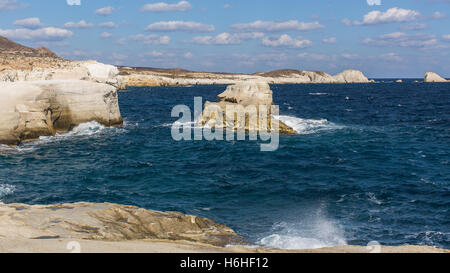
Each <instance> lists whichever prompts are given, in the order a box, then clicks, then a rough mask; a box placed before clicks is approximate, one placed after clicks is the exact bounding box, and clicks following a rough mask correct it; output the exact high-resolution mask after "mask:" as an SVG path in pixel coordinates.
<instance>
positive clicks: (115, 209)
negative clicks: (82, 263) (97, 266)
mask: <svg viewBox="0 0 450 273" xmlns="http://www.w3.org/2000/svg"><path fill="white" fill-rule="evenodd" d="M249 244H251V243H249V242H247V241H245V240H244V239H243V238H241V237H240V236H239V235H237V234H236V233H235V232H234V231H233V230H232V229H231V228H229V227H227V226H224V225H221V224H218V223H216V222H215V221H213V220H211V219H207V218H200V217H196V216H193V215H184V214H181V213H178V212H158V211H153V210H146V209H142V208H138V207H134V206H125V205H117V204H111V203H85V202H81V203H73V204H57V205H25V204H3V203H0V252H51V253H55V252H62V253H64V252H65V253H67V252H71V251H74V250H75V251H76V250H77V248H79V249H78V250H79V251H80V252H106V253H118V252H141V253H142V252H146V253H158V252H159V253H161V252H162V253H175V252H183V253H187V252H189V253H213V252H216V253H218V252H221V253H273V252H283V253H287V252H296V253H330V252H334V253H371V252H373V251H374V249H373V248H371V247H366V246H336V247H327V248H321V249H306V250H281V249H270V248H263V247H258V246H256V247H248V246H246V245H249ZM375 251H377V252H385V253H393V252H395V253H399V252H409V253H450V251H449V250H444V249H438V248H434V247H429V246H398V247H392V246H381V247H380V249H376V250H375Z"/></svg>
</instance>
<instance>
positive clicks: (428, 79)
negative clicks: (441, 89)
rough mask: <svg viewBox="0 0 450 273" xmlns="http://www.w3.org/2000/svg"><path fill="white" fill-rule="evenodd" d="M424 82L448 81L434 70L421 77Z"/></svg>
mask: <svg viewBox="0 0 450 273" xmlns="http://www.w3.org/2000/svg"><path fill="white" fill-rule="evenodd" d="M423 81H424V82H448V81H447V80H446V79H444V78H442V77H441V76H439V75H438V74H436V73H434V72H427V73H426V74H425V77H424V79H423Z"/></svg>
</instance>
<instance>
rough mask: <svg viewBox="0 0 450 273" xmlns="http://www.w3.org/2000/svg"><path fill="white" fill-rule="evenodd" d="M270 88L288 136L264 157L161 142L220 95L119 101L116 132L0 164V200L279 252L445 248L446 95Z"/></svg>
mask: <svg viewBox="0 0 450 273" xmlns="http://www.w3.org/2000/svg"><path fill="white" fill-rule="evenodd" d="M271 88H272V90H273V92H274V101H275V102H276V103H277V104H279V105H280V110H281V115H283V117H282V119H283V120H284V121H285V122H286V123H289V124H290V125H292V126H293V127H294V128H295V129H296V130H297V131H298V132H299V134H298V135H295V136H282V137H281V139H280V148H279V149H278V150H277V151H275V152H261V151H260V146H259V144H260V142H259V141H230V142H227V141H212V142H210V141H190V142H187V141H181V142H177V141H174V140H173V139H172V138H171V133H170V130H171V125H172V123H173V122H174V121H175V120H177V118H172V117H171V110H172V107H173V106H175V105H177V104H186V105H189V106H190V107H191V108H193V102H194V100H193V98H194V96H202V97H203V98H204V100H206V99H207V100H215V96H216V95H217V94H218V93H220V92H222V91H223V90H224V89H225V86H193V87H155V88H148V87H145V88H129V89H128V90H126V91H125V92H121V93H120V95H119V100H120V108H121V112H122V115H123V117H124V119H125V125H124V126H123V127H122V128H105V127H103V126H100V125H98V124H96V123H88V124H83V125H81V126H79V127H77V128H75V129H74V130H73V131H72V132H69V133H66V134H63V135H60V136H56V137H50V138H49V137H46V138H42V139H41V140H39V141H37V142H34V143H28V144H23V145H21V146H19V147H17V148H8V149H10V150H11V152H10V153H2V154H0V200H2V201H3V202H5V203H11V202H22V203H29V204H50V203H61V202H77V201H90V202H105V201H107V202H114V203H120V204H132V205H137V206H140V207H144V208H149V209H156V210H164V211H166V210H175V211H180V212H183V213H189V214H194V215H199V216H204V217H209V218H213V219H215V220H216V221H218V222H220V223H223V224H226V225H228V226H230V227H232V228H233V229H235V230H236V231H237V232H238V233H239V234H240V235H242V236H243V237H245V238H246V239H248V240H249V241H250V242H252V243H253V244H262V245H266V246H274V247H281V248H311V247H321V246H332V245H341V244H358V245H366V244H367V243H368V242H370V241H378V242H379V243H381V244H387V245H401V244H424V245H431V246H438V247H444V248H450V212H449V208H450V83H436V84H433V83H414V82H412V81H406V82H404V83H401V84H400V83H394V82H392V81H391V82H384V83H376V84H353V85H346V84H342V85H339V84H334V85H333V84H330V85H327V84H321V85H273V86H271ZM3 148H5V147H3Z"/></svg>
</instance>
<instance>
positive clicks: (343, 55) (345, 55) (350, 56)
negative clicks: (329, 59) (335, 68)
mask: <svg viewBox="0 0 450 273" xmlns="http://www.w3.org/2000/svg"><path fill="white" fill-rule="evenodd" d="M341 56H342V58H344V59H349V60H354V59H357V58H358V57H359V55H358V54H350V53H343V54H341Z"/></svg>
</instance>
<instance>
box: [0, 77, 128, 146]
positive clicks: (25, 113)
mask: <svg viewBox="0 0 450 273" xmlns="http://www.w3.org/2000/svg"><path fill="white" fill-rule="evenodd" d="M0 95H1V97H2V99H1V100H0V143H3V144H18V143H20V142H22V141H24V140H32V139H37V138H39V137H40V136H50V135H54V134H55V133H56V132H64V131H67V130H70V129H71V128H73V127H75V126H77V125H79V124H81V123H84V122H89V121H97V122H99V123H101V124H103V125H106V126H116V125H121V124H122V117H121V115H120V110H119V104H118V99H117V91H116V88H115V87H113V86H111V85H108V84H103V83H94V82H90V81H81V80H61V81H57V80H52V81H31V82H0Z"/></svg>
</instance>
